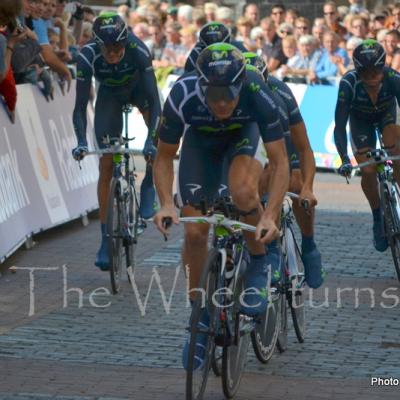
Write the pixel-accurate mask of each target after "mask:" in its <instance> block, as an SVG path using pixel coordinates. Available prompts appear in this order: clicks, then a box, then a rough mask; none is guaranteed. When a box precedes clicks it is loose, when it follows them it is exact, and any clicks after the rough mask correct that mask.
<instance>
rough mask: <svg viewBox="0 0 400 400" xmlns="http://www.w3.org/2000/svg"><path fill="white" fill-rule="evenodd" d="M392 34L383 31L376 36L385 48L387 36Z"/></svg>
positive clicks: (386, 30) (385, 30)
mask: <svg viewBox="0 0 400 400" xmlns="http://www.w3.org/2000/svg"><path fill="white" fill-rule="evenodd" d="M388 32H390V30H389V29H381V30H379V31H378V33H377V34H376V40H377V41H378V42H379V43H380V44H381V45H382V46H383V47H385V38H386V34H387V33H388Z"/></svg>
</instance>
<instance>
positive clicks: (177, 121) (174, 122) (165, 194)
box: [153, 84, 185, 207]
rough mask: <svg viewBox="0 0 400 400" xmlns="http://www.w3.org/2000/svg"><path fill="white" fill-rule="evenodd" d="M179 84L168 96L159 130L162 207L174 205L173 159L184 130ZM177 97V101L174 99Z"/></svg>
mask: <svg viewBox="0 0 400 400" xmlns="http://www.w3.org/2000/svg"><path fill="white" fill-rule="evenodd" d="M178 91H179V89H178V85H177V84H175V85H174V87H173V88H172V90H171V93H170V95H169V96H168V98H167V100H166V102H165V105H164V109H163V114H162V123H161V125H160V129H159V131H158V134H159V141H158V147H157V156H156V158H155V160H154V172H153V174H154V183H155V186H156V189H157V193H158V196H159V198H160V204H161V207H169V206H173V203H174V201H173V193H172V185H173V181H174V165H173V160H174V157H175V155H176V152H177V151H178V148H179V143H180V139H181V137H182V133H183V131H184V127H185V126H184V123H183V118H182V117H181V116H180V115H179V114H177V110H178V108H177V107H176V105H177V103H176V100H179V98H177V95H178V93H177V92H178ZM174 98H175V101H174V100H173V99H174Z"/></svg>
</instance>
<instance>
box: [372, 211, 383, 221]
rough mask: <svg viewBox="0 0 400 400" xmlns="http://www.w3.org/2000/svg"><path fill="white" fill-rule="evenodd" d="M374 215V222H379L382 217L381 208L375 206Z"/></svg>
mask: <svg viewBox="0 0 400 400" xmlns="http://www.w3.org/2000/svg"><path fill="white" fill-rule="evenodd" d="M372 217H373V219H374V222H378V221H379V220H380V219H381V217H382V213H381V208H380V207H379V208H375V209H374V210H372Z"/></svg>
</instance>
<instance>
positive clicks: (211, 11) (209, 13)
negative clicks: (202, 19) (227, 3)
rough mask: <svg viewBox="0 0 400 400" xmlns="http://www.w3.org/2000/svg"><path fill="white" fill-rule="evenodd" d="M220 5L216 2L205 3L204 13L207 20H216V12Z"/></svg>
mask: <svg viewBox="0 0 400 400" xmlns="http://www.w3.org/2000/svg"><path fill="white" fill-rule="evenodd" d="M217 8H218V6H217V5H216V4H215V3H205V4H204V13H205V15H206V20H207V22H212V21H215V18H216V17H215V13H216V11H217Z"/></svg>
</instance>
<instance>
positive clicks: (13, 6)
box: [0, 0, 26, 123]
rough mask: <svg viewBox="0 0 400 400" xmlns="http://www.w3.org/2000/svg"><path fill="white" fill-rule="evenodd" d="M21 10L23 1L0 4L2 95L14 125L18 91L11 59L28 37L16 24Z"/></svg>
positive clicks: (17, 0)
mask: <svg viewBox="0 0 400 400" xmlns="http://www.w3.org/2000/svg"><path fill="white" fill-rule="evenodd" d="M21 10H22V2H21V0H2V1H1V2H0V95H1V96H2V97H3V99H4V103H5V107H6V111H7V113H8V115H9V117H10V120H11V122H12V123H14V122H15V106H16V104H17V89H16V86H15V80H14V74H13V72H12V68H11V58H12V55H13V52H14V47H15V46H16V44H17V43H19V42H21V41H22V40H23V39H24V38H25V37H26V32H20V31H19V30H18V28H17V26H16V23H15V20H16V18H17V16H18V15H20V13H21Z"/></svg>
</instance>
